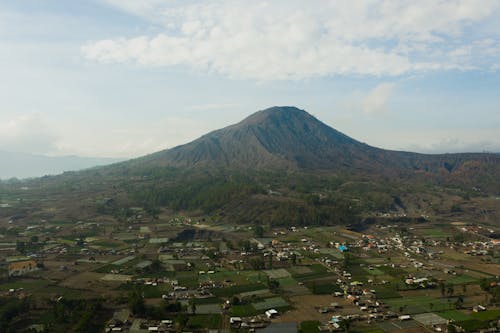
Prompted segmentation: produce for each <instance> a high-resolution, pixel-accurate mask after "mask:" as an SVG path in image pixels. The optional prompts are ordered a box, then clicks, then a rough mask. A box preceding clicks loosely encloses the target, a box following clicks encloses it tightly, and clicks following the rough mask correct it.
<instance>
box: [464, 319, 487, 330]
mask: <svg viewBox="0 0 500 333" xmlns="http://www.w3.org/2000/svg"><path fill="white" fill-rule="evenodd" d="M460 326H461V327H462V328H463V329H464V330H465V331H466V332H475V331H477V330H479V329H480V328H485V327H488V322H485V321H481V320H477V319H472V320H465V321H463V322H461V323H460Z"/></svg>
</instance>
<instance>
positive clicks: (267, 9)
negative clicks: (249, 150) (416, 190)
mask: <svg viewBox="0 0 500 333" xmlns="http://www.w3.org/2000/svg"><path fill="white" fill-rule="evenodd" d="M499 71H500V2H498V1H488V0H485V1H482V2H481V6H478V4H477V1H466V0H457V1H451V0H450V1H421V2H418V3H415V2H412V1H398V2H393V1H375V2H373V1H356V2H352V1H325V2H321V3H320V2H310V1H305V0H304V1H299V0H294V1H284V0H283V1H281V0H277V1H238V0H236V1H229V0H220V1H195V0H189V1H175V0H164V1H162V0H140V1H139V0H82V1H71V2H68V1H64V0H45V1H37V0H22V1H15V2H2V3H0V73H2V79H1V80H0V100H1V105H0V110H1V111H0V151H10V152H22V153H30V154H43V155H51V156H64V155H79V156H92V157H118V158H130V157H137V156H140V155H144V154H148V153H152V152H154V151H158V150H162V149H165V148H170V147H173V146H176V145H179V144H183V143H186V142H188V141H190V140H193V139H195V138H197V137H199V136H201V135H203V134H205V133H207V132H209V131H211V130H215V129H218V128H221V127H224V126H227V125H230V124H232V123H235V122H238V121H240V120H241V119H243V118H244V117H246V116H248V115H249V114H251V113H253V112H255V111H257V110H261V109H264V108H267V107H269V106H273V105H294V106H297V107H299V108H301V109H305V110H306V111H308V112H310V113H312V114H313V115H314V116H316V117H317V118H318V119H319V120H321V121H323V122H325V123H326V124H328V125H330V126H332V127H334V128H336V129H337V130H339V131H341V132H343V133H345V134H347V135H349V136H351V137H353V138H355V139H357V140H360V141H363V142H366V143H368V144H370V145H373V146H377V147H380V148H385V149H397V150H408V151H416V152H425V153H443V152H470V151H477V152H480V151H492V152H500V112H499V110H498V106H499V105H500V94H499V93H498V92H499V91H500V72H499Z"/></svg>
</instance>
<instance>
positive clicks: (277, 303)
mask: <svg viewBox="0 0 500 333" xmlns="http://www.w3.org/2000/svg"><path fill="white" fill-rule="evenodd" d="M289 305H290V304H288V302H287V301H285V300H284V299H283V298H281V297H272V298H267V299H265V300H263V301H262V302H257V303H252V306H253V307H254V308H255V309H256V310H268V309H274V308H282V307H286V306H289Z"/></svg>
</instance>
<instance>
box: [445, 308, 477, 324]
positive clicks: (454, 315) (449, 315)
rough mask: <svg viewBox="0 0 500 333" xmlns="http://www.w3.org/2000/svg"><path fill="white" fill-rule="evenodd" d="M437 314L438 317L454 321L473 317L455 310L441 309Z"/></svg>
mask: <svg viewBox="0 0 500 333" xmlns="http://www.w3.org/2000/svg"><path fill="white" fill-rule="evenodd" d="M438 314H439V316H440V317H443V318H445V319H450V320H454V321H456V322H459V321H464V320H471V319H473V318H472V317H471V316H469V315H467V314H465V313H463V312H460V311H457V310H449V311H442V312H439V313H438Z"/></svg>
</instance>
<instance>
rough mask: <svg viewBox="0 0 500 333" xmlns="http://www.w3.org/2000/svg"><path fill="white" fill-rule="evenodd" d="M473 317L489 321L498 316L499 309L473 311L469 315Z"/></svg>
mask: <svg viewBox="0 0 500 333" xmlns="http://www.w3.org/2000/svg"><path fill="white" fill-rule="evenodd" d="M471 317H473V318H474V319H477V320H482V321H489V320H495V319H498V318H500V310H487V311H482V312H475V313H473V314H472V315H471Z"/></svg>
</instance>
